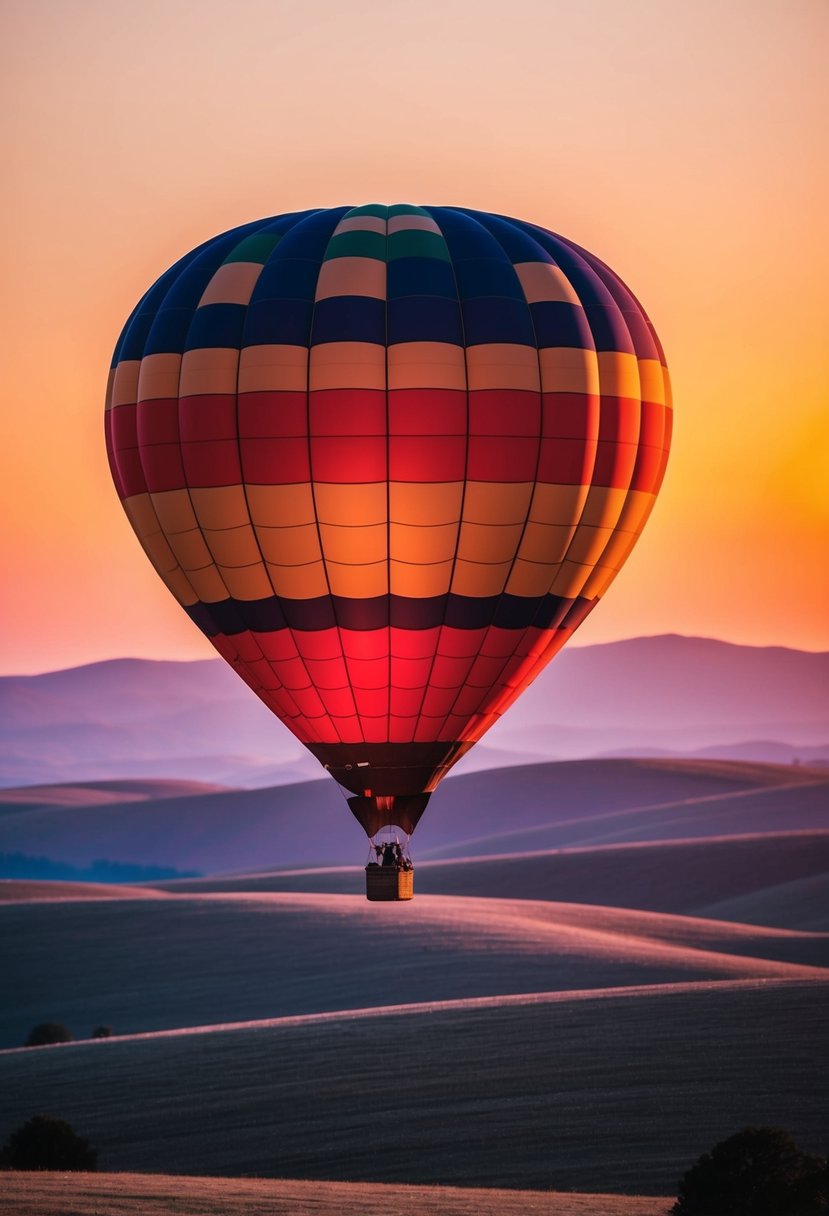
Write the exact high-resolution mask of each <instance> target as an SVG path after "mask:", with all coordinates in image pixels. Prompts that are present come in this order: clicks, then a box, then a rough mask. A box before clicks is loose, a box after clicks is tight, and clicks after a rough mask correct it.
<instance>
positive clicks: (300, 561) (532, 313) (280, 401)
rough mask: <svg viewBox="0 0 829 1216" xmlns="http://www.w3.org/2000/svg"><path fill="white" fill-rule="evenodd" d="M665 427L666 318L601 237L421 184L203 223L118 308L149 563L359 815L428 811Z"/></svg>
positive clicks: (585, 594) (593, 590)
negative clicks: (599, 248) (589, 241)
mask: <svg viewBox="0 0 829 1216" xmlns="http://www.w3.org/2000/svg"><path fill="white" fill-rule="evenodd" d="M670 429H671V406H670V388H669V382H668V372H667V368H666V367H665V359H664V355H663V353H662V348H661V346H660V344H659V340H658V338H657V337H656V334H655V333H654V330H653V327H652V325H651V324H650V322H649V320H648V318H647V316H646V315H645V313H644V311H643V309H642V307H641V306H640V304H639V303H638V302H637V300H636V299H635V297H634V296H633V295H632V294H631V293H630V291H629V290H628V289H627V287H625V285H624V284H623V283H622V282H621V280H620V279H619V278H618V277H617V276H616V275H615V274H614V273H613V272H612V271H611V270H609V269H608V267H607V266H605V265H604V263H603V262H600V261H599V260H598V258H596V257H594V256H593V255H592V254H590V253H588V252H586V251H585V250H584V249H581V248H579V246H577V245H574V244H573V243H572V242H571V241H567V240H564V239H563V238H562V237H559V236H555V235H553V234H552V233H550V232H547V231H546V230H544V229H542V228H538V227H536V226H535V225H533V224H529V223H524V222H522V221H520V220H514V219H508V218H506V217H503V216H497V215H488V214H485V213H483V212H478V211H469V210H466V209H463V208H457V207H415V206H409V205H400V206H392V207H385V206H366V207H350V208H349V207H337V208H331V209H326V210H314V211H304V212H299V213H297V214H291V215H281V216H277V217H275V218H272V219H266V220H261V221H258V222H256V223H252V224H246V225H244V226H243V227H241V228H236V229H234V230H232V231H231V232H226V233H224V234H222V235H221V236H217V237H216V238H215V239H214V240H211V241H208V242H206V244H204V245H201V246H200V247H199V248H198V249H195V250H193V252H192V253H189V254H188V255H187V256H186V257H184V258H182V259H181V261H179V262H177V263H176V265H175V266H173V267H172V269H171V270H168V271H167V273H166V274H164V275H162V277H161V278H160V279H159V280H158V282H157V283H156V284H155V285H154V286H153V287H151V288H150V290H149V291H148V292H147V294H146V295H145V296H144V298H143V299H142V300H141V302H140V303H139V305H138V307H137V308H136V310H135V312H134V313H133V314H132V316H131V317H130V319H129V321H128V322H127V324H126V327H125V329H124V331H123V333H122V335H121V338H120V340H119V342H118V345H117V347H116V350H115V356H114V360H113V368H112V373H111V377H110V384H109V392H108V400H107V413H106V431H107V442H108V449H109V457H110V464H111V468H112V474H113V477H114V479H115V484H116V486H117V489H118V494H119V496H120V498H121V500H122V503H123V506H124V509H125V511H126V513H127V515H128V517H129V520H130V522H131V524H132V526H133V528H134V529H135V532H136V533H137V535H138V538H139V540H140V541H141V544H142V545H143V547H144V549H145V551H146V552H147V555H148V556H149V558H150V561H151V562H152V563H153V565H154V566H155V568H156V570H157V571H158V573H159V574H160V575H161V577H162V578H163V580H164V581H165V583H166V584H167V586H168V587H169V588H170V590H171V591H172V593H173V594H174V595H175V597H176V598H177V599H178V601H179V603H180V604H182V605H183V607H184V608H185V610H186V611H187V612H188V613H189V615H190V616H191V617H192V619H193V620H194V621H195V623H196V624H197V625H198V626H199V628H200V629H202V630H203V632H204V633H205V634H207V636H208V637H209V638H210V640H211V642H212V643H213V645H214V646H215V647H216V649H217V650H218V651H219V653H220V654H221V655H222V656H223V657H224V658H225V659H226V660H227V661H228V662H229V663H230V664H231V665H232V666H233V667H234V668H235V669H236V671H237V672H238V673H239V675H240V676H241V677H242V679H244V680H245V681H246V682H247V683H248V684H249V685H250V687H251V688H252V689H253V690H254V691H255V692H256V693H257V695H258V696H259V697H261V699H262V700H263V701H264V702H265V704H266V705H267V706H268V707H269V708H270V709H272V710H273V712H274V713H275V714H276V715H277V717H278V718H279V719H280V720H281V721H282V722H283V723H284V724H285V725H286V726H287V727H288V728H289V730H291V731H292V732H293V733H294V734H295V735H296V737H297V738H298V739H300V740H301V741H302V743H304V744H305V745H306V746H307V747H308V748H309V749H310V751H311V752H313V754H314V755H315V756H316V757H317V758H318V759H319V760H320V761H321V763H322V764H323V765H324V766H325V767H326V768H327V769H328V771H329V772H330V773H331V774H332V775H333V776H334V777H335V778H336V780H337V781H338V782H339V783H340V785H341V786H343V787H345V789H346V790H347V791H349V792H350V793H351V795H352V796H351V797H350V798H349V805H350V806H351V808H352V810H353V811H354V814H355V815H356V817H357V818H358V819H359V821H360V823H361V824H362V825H363V827H364V828H365V830H366V832H367V833H369V834H370V835H373V834H374V833H375V832H377V831H378V830H379V829H380V828H381V827H382V826H384V825H387V824H395V825H398V826H400V827H402V828H403V829H404V830H406V831H407V832H410V831H412V830H413V828H414V826H415V824H416V823H417V820H418V819H419V817H420V815H421V813H422V811H423V808H424V807H425V805H426V802H427V800H428V797H429V793H430V792H431V791H432V790H434V788H435V786H436V785H437V783H438V782H439V781H440V779H441V778H442V777H443V776H445V774H446V773H447V771H448V770H449V768H450V767H451V766H452V765H453V764H454V763H455V761H457V760H458V759H459V758H460V757H461V756H462V755H463V754H464V753H465V752H466V751H468V749H469V748H470V747H471V746H472V744H473V743H475V741H476V740H478V739H479V738H480V737H481V735H483V733H484V732H485V731H486V730H487V729H488V728H489V727H490V726H492V724H493V723H494V722H496V721H497V720H498V718H499V717H500V715H501V714H502V713H503V712H504V711H505V710H506V709H507V708H508V706H509V705H511V704H512V702H513V701H514V700H515V698H516V697H517V696H518V695H519V694H520V692H521V691H522V690H523V689H524V688H526V686H527V685H528V684H529V683H530V682H531V681H532V680H533V679H534V678H535V676H537V675H538V673H539V672H540V671H541V669H542V668H543V667H544V666H545V664H546V663H547V662H548V661H549V660H550V659H551V658H552V657H553V655H554V654H555V653H556V652H557V651H558V650H559V649H560V648H561V646H562V645H563V644H564V643H565V642H566V641H567V639H568V638H569V637H570V635H571V634H572V632H573V630H574V629H576V628H577V627H578V625H579V624H580V623H581V621H583V620H584V618H585V617H586V615H587V614H588V612H590V610H591V609H592V608H593V606H594V605H595V604H596V602H597V601H598V599H599V598H600V596H601V595H602V594H603V593H604V591H605V589H606V588H607V586H608V585H609V584H610V582H611V581H612V580H613V578H614V576H615V575H616V573H617V571H618V570H619V568H620V567H621V565H622V563H623V562H624V560H625V558H626V557H627V554H628V553H629V552H630V550H631V548H632V547H633V545H634V543H635V541H636V538H637V536H638V535H639V533H640V531H641V530H642V527H643V526H644V523H645V520H646V519H647V517H648V514H649V513H650V510H651V508H652V506H653V503H654V499H655V496H656V493H657V490H658V489H659V485H660V483H661V481H662V477H663V473H664V470H665V463H666V459H667V453H668V445H669V437H670Z"/></svg>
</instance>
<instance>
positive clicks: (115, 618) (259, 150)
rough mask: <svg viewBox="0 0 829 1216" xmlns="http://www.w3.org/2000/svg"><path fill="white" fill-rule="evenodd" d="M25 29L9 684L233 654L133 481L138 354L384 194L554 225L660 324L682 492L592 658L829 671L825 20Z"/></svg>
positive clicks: (660, 512) (54, 6) (245, 17)
mask: <svg viewBox="0 0 829 1216" xmlns="http://www.w3.org/2000/svg"><path fill="white" fill-rule="evenodd" d="M4 12H5V19H4V25H5V29H4V31H3V32H4V37H3V40H2V45H3V50H2V55H3V58H4V61H5V62H4V63H3V86H4V90H5V100H4V105H3V108H2V127H3V142H4V145H5V152H4V165H5V169H6V177H7V190H6V191H5V192H4V200H3V204H2V206H3V211H4V215H3V223H2V240H3V245H4V250H3V255H4V266H5V268H6V269H5V274H4V284H3V298H2V326H0V334H2V344H3V356H4V357H3V376H4V383H5V390H4V402H3V406H4V408H3V411H2V427H3V438H2V448H1V449H0V453H1V455H0V459H2V461H3V472H2V481H0V495H2V512H3V520H4V527H3V530H2V539H0V544H2V548H3V554H2V561H3V569H4V586H5V590H6V593H5V595H4V597H3V598H4V604H3V618H4V628H3V630H2V653H0V672H20V673H22V672H39V671H46V670H52V669H54V668H58V667H66V666H71V665H75V664H79V663H84V662H90V661H94V660H98V659H103V658H111V657H115V656H122V655H135V656H141V657H153V658H198V657H207V656H209V655H212V654H213V653H214V652H213V650H212V648H211V647H210V645H209V644H208V642H207V641H206V639H204V638H203V637H202V635H201V634H200V633H199V632H198V631H197V630H196V628H195V626H193V624H192V623H191V622H190V621H189V620H188V619H187V617H186V616H185V615H184V613H183V612H182V611H181V609H180V608H179V607H178V606H177V605H176V604H175V602H174V601H173V599H172V598H171V596H170V595H169V593H168V592H167V590H166V589H165V587H164V586H163V585H162V583H161V582H160V580H159V579H158V577H157V575H156V574H155V572H154V571H153V570H152V569H151V567H150V565H149V563H148V562H147V559H146V558H145V556H144V554H143V553H142V552H141V550H140V549H139V546H138V544H137V541H136V540H135V537H134V535H133V533H132V530H131V528H130V526H129V524H128V523H127V520H126V518H125V517H124V515H123V513H122V510H121V508H120V505H119V503H118V500H117V496H116V494H115V490H114V488H113V486H112V482H111V479H110V475H109V470H108V467H107V462H106V455H105V451H104V442H103V424H102V416H103V401H104V389H105V383H106V375H107V370H108V366H109V360H110V356H111V353H112V348H113V346H114V343H115V341H116V338H117V337H118V334H119V332H120V329H121V327H122V325H123V323H124V321H125V319H126V317H127V315H128V313H129V312H130V310H131V309H132V307H133V306H134V304H135V303H136V301H137V300H138V298H139V297H140V296H141V295H142V293H143V292H144V291H145V289H146V288H147V287H148V286H149V285H150V284H151V283H152V282H153V281H154V280H155V279H156V278H157V277H158V276H159V275H160V273H161V272H162V271H163V270H164V269H165V268H166V267H167V266H168V265H169V264H170V263H171V262H173V261H174V260H175V259H176V258H178V257H179V256H180V255H181V254H183V253H184V252H186V251H187V250H189V249H190V248H192V247H193V246H194V245H196V244H198V243H200V242H201V241H203V240H205V239H207V238H208V237H210V236H212V235H214V234H215V233H218V232H220V231H222V230H224V229H227V228H229V227H232V226H234V225H236V224H241V223H244V222H245V221H247V220H251V219H255V218H258V217H260V216H266V215H276V214H279V213H280V212H285V211H292V210H299V209H304V208H309V207H314V206H334V205H338V204H354V205H357V204H360V203H366V202H388V203H393V202H413V203H427V204H428V203H432V204H443V205H453V204H457V205H459V206H467V207H472V208H479V209H482V210H487V211H494V212H501V213H505V214H508V215H514V216H518V217H521V218H523V219H527V220H531V221H533V222H535V223H538V224H541V225H543V226H544V227H547V228H551V229H553V230H554V231H557V232H560V233H562V234H564V235H565V236H567V237H569V238H571V239H573V240H574V241H576V242H578V243H579V244H581V245H584V246H586V247H587V248H588V249H590V250H591V251H592V252H594V253H595V254H597V255H598V256H599V257H600V258H602V259H603V260H605V261H607V262H608V263H609V264H610V265H611V266H612V267H613V269H614V270H616V271H617V272H618V273H619V274H620V275H621V276H622V278H623V279H624V280H625V281H626V282H627V283H628V284H629V285H630V286H631V288H632V289H633V291H634V292H635V293H636V294H637V296H638V297H639V298H640V299H641V301H642V303H643V305H644V306H645V308H646V309H647V311H648V313H649V314H650V316H651V319H652V320H653V322H654V324H655V326H656V329H657V331H658V333H659V335H660V338H661V339H662V342H663V345H664V347H665V350H666V353H667V358H668V364H669V367H670V369H671V374H672V379H673V386H674V400H675V407H676V415H675V433H674V448H673V453H672V457H671V461H670V464H669V466H668V474H667V478H666V481H665V485H664V487H663V490H662V493H661V496H660V500H659V502H658V504H657V507H656V509H655V511H654V514H653V516H652V518H651V520H650V523H649V524H648V526H647V528H646V529H645V532H644V534H643V537H642V539H641V541H640V543H639V546H638V547H637V549H636V550H635V551H634V553H633V555H632V557H631V558H630V560H629V562H628V564H627V567H626V569H625V570H624V572H623V573H622V574H621V575H620V577H619V579H618V581H617V582H616V584H615V585H614V586H613V588H612V590H611V592H610V593H609V594H608V596H607V599H606V601H605V602H603V603H602V604H601V605H600V607H599V608H598V609H597V611H596V612H595V613H594V614H593V616H591V617H590V619H589V620H588V621H587V623H586V624H585V625H584V627H583V628H582V629H581V630H580V632H579V634H578V636H577V638H576V644H579V645H582V644H586V643H595V642H600V641H609V640H612V639H616V638H623V637H631V636H636V635H642V634H654V633H665V632H675V633H684V634H694V635H698V636H708V637H717V638H723V639H726V640H729V641H734V642H742V643H749V644H755V645H789V646H795V647H802V648H804V649H811V650H817V649H826V648H829V561H827V554H829V488H827V487H828V485H829V477H827V470H828V469H829V342H827V330H828V329H829V303H827V301H828V300H829V290H827V283H828V282H829V237H827V225H826V216H827V214H828V213H829V158H827V155H826V150H827V147H828V146H829V83H827V74H826V70H825V64H826V52H827V46H829V5H827V4H826V3H825V0H795V2H794V3H790V2H788V0H728V3H725V4H723V3H722V2H721V0H695V2H694V3H692V4H687V3H680V2H679V0H626V2H625V3H624V4H620V3H617V2H616V0H583V2H582V3H579V4H573V3H567V4H565V3H563V2H561V0H514V2H513V3H511V4H509V5H496V4H494V3H490V2H489V0H442V2H441V3H439V2H438V0H420V3H418V4H416V5H415V4H407V3H402V2H400V0H351V2H350V3H348V4H340V3H334V2H333V0H308V2H307V3H306V4H304V5H300V4H295V3H292V4H288V3H285V2H283V0H236V2H235V3H233V4H229V3H227V0H145V2H144V3H142V4H140V5H136V4H127V3H126V2H125V0H74V2H71V3H70V2H69V0H25V2H24V0H16V2H11V3H8V4H6V5H5V6H4ZM9 182H10V183H11V189H8V183H9Z"/></svg>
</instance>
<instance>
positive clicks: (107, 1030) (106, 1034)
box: [92, 1026, 112, 1039]
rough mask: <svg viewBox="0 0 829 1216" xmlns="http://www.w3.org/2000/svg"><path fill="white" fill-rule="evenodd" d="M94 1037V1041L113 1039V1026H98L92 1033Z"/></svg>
mask: <svg viewBox="0 0 829 1216" xmlns="http://www.w3.org/2000/svg"><path fill="white" fill-rule="evenodd" d="M92 1037H93V1039H111V1038H112V1027H111V1026H96V1027H95V1029H94V1030H93V1031H92Z"/></svg>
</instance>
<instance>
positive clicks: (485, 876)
mask: <svg viewBox="0 0 829 1216" xmlns="http://www.w3.org/2000/svg"><path fill="white" fill-rule="evenodd" d="M160 886H161V887H164V888H168V889H170V890H172V891H192V892H198V891H204V892H208V891H228V892H230V891H244V892H254V891H261V892H267V891H308V892H319V893H322V892H329V893H347V894H354V895H357V894H360V893H361V892H362V890H363V886H364V881H363V875H362V872H361V871H360V870H355V869H354V868H353V867H350V866H338V867H332V868H331V869H319V870H311V869H308V870H294V871H291V870H278V871H273V872H270V873H267V872H265V873H259V874H239V875H230V876H228V877H226V878H221V877H218V878H196V879H184V880H181V881H179V882H175V883H170V884H166V883H162V884H160ZM828 887H829V832H792V833H788V834H787V833H770V834H768V835H760V836H741V837H731V838H728V837H725V838H713V839H705V838H704V839H700V840H679V841H674V842H663V841H656V842H653V843H650V842H647V841H645V842H642V843H637V844H627V845H615V846H614V845H608V846H599V847H597V848H588V849H571V850H564V851H561V852H539V853H526V854H513V855H505V856H500V857H480V858H478V857H472V858H466V859H464V858H459V859H457V860H453V861H451V862H449V861H446V862H438V861H436V862H428V861H426V862H421V863H419V864H418V865H417V866H416V870H415V891H416V894H417V895H418V896H420V895H425V894H433V895H455V896H461V895H462V896H480V897H485V898H486V897H488V898H498V899H539V900H548V899H555V900H558V901H567V902H577V903H581V902H584V903H589V904H596V905H599V906H605V907H627V908H643V909H649V910H651V911H658V912H674V913H681V914H685V915H689V916H709V915H713V916H719V915H721V916H722V917H723V919H727V920H731V919H736V920H745V921H747V922H749V923H751V924H761V925H762V924H771V925H778V926H780V927H783V928H791V929H813V930H824V929H829V914H827V903H826V900H825V899H823V898H822V895H823V893H825V892H826V890H827V888H828ZM729 910H733V912H734V914H735V915H734V916H731V915H726V913H727V912H729Z"/></svg>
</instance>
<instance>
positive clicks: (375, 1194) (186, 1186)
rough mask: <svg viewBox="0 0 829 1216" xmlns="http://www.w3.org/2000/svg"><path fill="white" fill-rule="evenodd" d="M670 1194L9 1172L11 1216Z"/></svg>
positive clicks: (560, 1209) (219, 1212) (1, 1194)
mask: <svg viewBox="0 0 829 1216" xmlns="http://www.w3.org/2000/svg"><path fill="white" fill-rule="evenodd" d="M670 1204H671V1201H670V1200H668V1199H656V1198H643V1197H641V1196H640V1197H636V1196H621V1195H562V1194H545V1193H543V1192H539V1191H505V1190H481V1189H479V1188H478V1189H476V1188H469V1189H460V1188H457V1187H413V1186H406V1187H400V1186H384V1185H382V1184H377V1185H369V1186H365V1185H360V1184H359V1183H356V1184H355V1183H348V1182H296V1181H290V1182H289V1181H284V1180H281V1179H280V1180H267V1181H266V1180H262V1179H255V1180H254V1179H227V1178H191V1177H184V1178H182V1177H170V1176H168V1175H163V1174H161V1175H153V1174H150V1175H146V1174H76V1175H74V1176H73V1175H67V1174H63V1175H60V1176H55V1175H54V1174H52V1175H50V1174H11V1175H8V1176H6V1177H4V1179H3V1189H2V1191H0V1212H2V1213H6V1214H8V1216H12V1214H13V1216H102V1213H106V1214H107V1216H112V1213H118V1216H413V1214H416V1216H665V1213H666V1212H667V1211H668V1209H669V1207H670Z"/></svg>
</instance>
